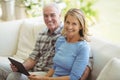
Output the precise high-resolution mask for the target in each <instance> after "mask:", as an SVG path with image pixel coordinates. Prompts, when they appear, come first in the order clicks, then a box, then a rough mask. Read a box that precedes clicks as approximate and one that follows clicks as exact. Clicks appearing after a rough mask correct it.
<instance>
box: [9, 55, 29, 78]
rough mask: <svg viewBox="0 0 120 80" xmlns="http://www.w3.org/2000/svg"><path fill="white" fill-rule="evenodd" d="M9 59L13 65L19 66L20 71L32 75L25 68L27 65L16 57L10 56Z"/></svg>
mask: <svg viewBox="0 0 120 80" xmlns="http://www.w3.org/2000/svg"><path fill="white" fill-rule="evenodd" d="M8 59H9V60H10V62H11V63H12V64H13V65H15V66H16V67H17V69H18V72H20V73H23V74H25V75H27V76H29V75H30V74H29V73H28V71H27V70H26V69H25V67H24V66H23V64H22V63H20V62H18V61H16V60H14V59H12V58H10V57H8Z"/></svg>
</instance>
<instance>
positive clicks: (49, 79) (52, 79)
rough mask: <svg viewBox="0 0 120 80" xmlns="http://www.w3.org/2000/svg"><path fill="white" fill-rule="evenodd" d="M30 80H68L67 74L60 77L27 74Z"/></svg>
mask: <svg viewBox="0 0 120 80" xmlns="http://www.w3.org/2000/svg"><path fill="white" fill-rule="evenodd" d="M29 79H30V80H70V78H69V76H61V77H46V76H40V75H39V76H38V75H33V76H32V75H31V76H29Z"/></svg>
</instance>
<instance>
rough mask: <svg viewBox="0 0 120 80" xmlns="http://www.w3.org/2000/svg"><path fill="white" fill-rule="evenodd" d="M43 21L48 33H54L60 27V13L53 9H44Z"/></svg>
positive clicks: (50, 7)
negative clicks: (48, 30)
mask: <svg viewBox="0 0 120 80" xmlns="http://www.w3.org/2000/svg"><path fill="white" fill-rule="evenodd" d="M43 15H44V21H45V24H46V25H47V27H48V29H50V31H54V30H55V29H56V28H57V27H58V26H59V25H60V16H61V15H60V13H59V12H58V10H57V9H56V8H55V7H52V6H49V7H45V8H44V10H43Z"/></svg>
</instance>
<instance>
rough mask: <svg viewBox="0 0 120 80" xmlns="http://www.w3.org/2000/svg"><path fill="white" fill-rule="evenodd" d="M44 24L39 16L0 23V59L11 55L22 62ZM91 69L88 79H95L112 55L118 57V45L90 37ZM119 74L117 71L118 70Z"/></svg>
mask: <svg viewBox="0 0 120 80" xmlns="http://www.w3.org/2000/svg"><path fill="white" fill-rule="evenodd" d="M44 28H45V25H44V23H43V19H42V18H41V17H39V18H34V19H26V20H17V21H9V22H1V23H0V61H3V62H4V63H9V61H8V59H7V57H8V56H11V57H13V58H15V59H17V60H19V61H21V62H23V61H24V60H25V59H26V58H27V57H28V55H29V54H30V53H31V52H32V49H33V48H34V45H35V41H36V38H37V34H38V33H39V32H40V31H43V30H44ZM90 38H91V42H90V46H91V52H92V54H93V70H92V73H91V76H90V77H91V79H90V80H96V78H97V77H98V75H99V73H100V72H101V70H102V69H103V68H104V66H105V65H106V63H107V62H108V61H109V60H110V59H112V58H113V57H117V58H120V47H119V46H116V45H113V44H110V43H108V42H106V41H103V40H101V39H99V38H96V37H90ZM118 74H119V71H118ZM104 80H106V79H104Z"/></svg>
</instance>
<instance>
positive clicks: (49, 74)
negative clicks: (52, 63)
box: [45, 69, 54, 77]
mask: <svg viewBox="0 0 120 80" xmlns="http://www.w3.org/2000/svg"><path fill="white" fill-rule="evenodd" d="M53 74H54V70H53V69H49V71H48V73H47V74H46V75H45V76H46V77H52V75H53Z"/></svg>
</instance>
